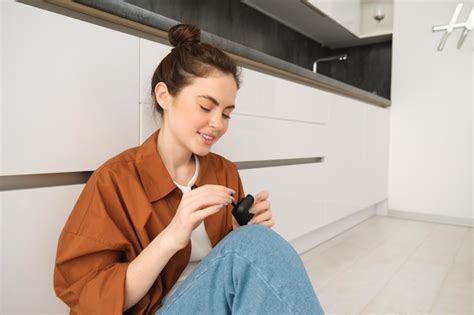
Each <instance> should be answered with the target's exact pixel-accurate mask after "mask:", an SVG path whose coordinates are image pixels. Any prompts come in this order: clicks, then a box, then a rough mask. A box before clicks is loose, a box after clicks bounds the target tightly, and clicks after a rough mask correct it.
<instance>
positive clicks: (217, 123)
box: [209, 113, 224, 130]
mask: <svg viewBox="0 0 474 315" xmlns="http://www.w3.org/2000/svg"><path fill="white" fill-rule="evenodd" d="M223 120H224V118H222V114H220V113H217V114H215V115H213V116H212V118H211V120H210V121H209V126H211V127H212V128H214V129H216V130H222V128H223V127H224V122H223Z"/></svg>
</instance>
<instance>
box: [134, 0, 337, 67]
mask: <svg viewBox="0 0 474 315" xmlns="http://www.w3.org/2000/svg"><path fill="white" fill-rule="evenodd" d="M125 2H128V3H130V4H133V5H136V6H138V7H141V8H143V9H147V10H150V11H153V12H156V13H159V14H160V15H164V16H166V17H169V18H172V19H174V20H177V21H180V22H182V23H191V24H195V25H198V26H199V27H200V28H201V29H202V30H205V31H207V32H209V33H212V34H215V35H218V36H220V37H223V38H226V39H229V40H232V41H234V42H237V43H239V44H242V45H244V46H247V47H251V48H254V49H256V50H258V51H262V52H265V53H267V54H269V55H271V56H274V57H277V58H280V59H283V60H285V61H289V62H291V63H293V64H296V65H299V66H301V67H304V68H307V69H310V68H311V65H312V64H313V61H314V59H315V58H317V56H321V55H324V54H326V53H328V52H329V51H330V50H328V49H326V48H323V47H322V45H321V44H319V43H317V42H315V41H313V40H311V39H309V38H308V37H306V36H304V35H301V34H299V33H297V32H295V31H293V30H292V29H290V28H288V27H286V26H285V25H283V24H281V23H279V22H277V21H275V20H273V19H271V18H269V17H267V16H266V15H264V14H262V13H260V12H258V11H256V10H254V9H252V8H250V7H249V6H247V5H245V4H243V3H241V2H240V1H238V0H126V1H125Z"/></svg>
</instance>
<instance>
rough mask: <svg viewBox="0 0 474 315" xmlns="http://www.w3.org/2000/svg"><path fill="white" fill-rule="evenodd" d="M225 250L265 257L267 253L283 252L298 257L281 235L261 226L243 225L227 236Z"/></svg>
mask: <svg viewBox="0 0 474 315" xmlns="http://www.w3.org/2000/svg"><path fill="white" fill-rule="evenodd" d="M224 243H226V244H225V247H226V249H227V250H229V249H230V250H237V251H240V252H247V253H253V254H255V255H266V253H267V251H275V249H278V251H280V252H285V253H287V254H289V255H292V254H293V255H298V254H297V253H296V251H295V250H294V249H293V247H292V246H291V245H290V243H288V242H287V241H286V240H285V239H284V238H283V237H282V236H281V235H279V234H278V233H276V232H275V231H273V230H272V229H271V228H269V227H266V226H264V225H261V224H251V225H245V226H242V227H240V228H238V229H237V230H235V231H233V232H232V233H230V234H229V235H228V241H227V242H224Z"/></svg>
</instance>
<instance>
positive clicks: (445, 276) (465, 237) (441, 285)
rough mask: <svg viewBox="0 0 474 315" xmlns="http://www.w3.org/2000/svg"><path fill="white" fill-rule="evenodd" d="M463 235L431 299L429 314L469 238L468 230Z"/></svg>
mask: <svg viewBox="0 0 474 315" xmlns="http://www.w3.org/2000/svg"><path fill="white" fill-rule="evenodd" d="M464 234H466V236H463V238H462V240H463V241H462V242H459V243H460V245H459V246H458V249H457V250H456V253H455V254H454V255H453V259H452V261H451V264H450V265H449V268H448V270H447V271H446V274H445V275H444V278H443V281H441V284H440V286H439V288H438V291H437V292H436V295H435V298H434V299H433V302H432V303H431V306H430V310H429V314H432V311H433V307H434V306H435V305H436V301H437V300H438V297H439V296H440V294H441V291H442V289H443V285H444V283H445V282H446V279H447V278H448V275H449V272H450V271H451V270H452V269H453V266H454V263H455V261H456V257H457V256H458V254H459V252H460V251H461V248H462V246H463V245H464V242H465V239H467V238H468V236H469V229H466V232H465V233H464Z"/></svg>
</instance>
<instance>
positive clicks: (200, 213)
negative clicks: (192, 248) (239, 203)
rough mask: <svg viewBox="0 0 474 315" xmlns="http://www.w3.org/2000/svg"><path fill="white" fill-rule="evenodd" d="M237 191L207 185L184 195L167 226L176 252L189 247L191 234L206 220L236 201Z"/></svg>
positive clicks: (169, 241) (168, 235)
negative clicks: (234, 196)
mask: <svg viewBox="0 0 474 315" xmlns="http://www.w3.org/2000/svg"><path fill="white" fill-rule="evenodd" d="M234 194H235V191H233V190H232V189H230V188H227V187H225V186H221V185H205V186H201V187H198V188H196V189H193V190H191V191H190V192H186V193H183V197H182V198H181V202H180V203H179V206H178V209H177V210H176V214H175V215H174V217H173V219H172V220H171V222H170V224H169V225H168V226H167V228H166V229H167V230H168V233H167V238H168V240H167V241H168V244H169V246H171V247H172V248H174V249H176V250H180V249H182V248H184V247H186V245H188V243H189V241H190V239H191V233H192V232H193V230H194V229H195V228H197V227H198V226H199V224H201V222H202V221H203V220H204V218H206V217H208V216H210V215H212V214H214V213H216V212H218V211H219V210H221V209H223V208H224V207H225V206H227V205H228V204H230V203H231V202H233V201H234V198H233V195H234Z"/></svg>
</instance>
